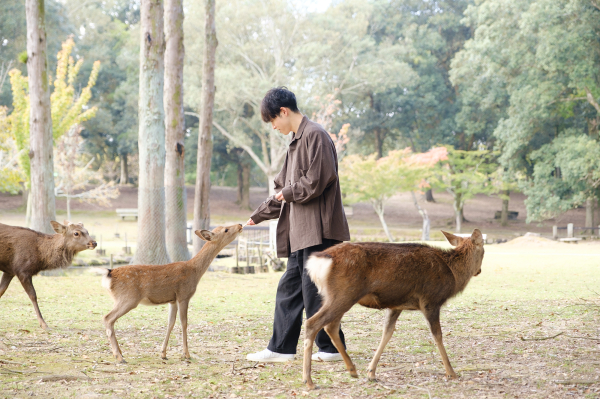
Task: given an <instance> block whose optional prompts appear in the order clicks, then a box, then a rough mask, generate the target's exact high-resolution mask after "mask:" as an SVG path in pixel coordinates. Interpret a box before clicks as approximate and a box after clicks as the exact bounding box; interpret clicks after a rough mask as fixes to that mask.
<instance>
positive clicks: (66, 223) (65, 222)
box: [63, 220, 71, 226]
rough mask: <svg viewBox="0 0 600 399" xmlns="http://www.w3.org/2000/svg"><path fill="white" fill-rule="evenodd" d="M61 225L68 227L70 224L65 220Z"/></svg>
mask: <svg viewBox="0 0 600 399" xmlns="http://www.w3.org/2000/svg"><path fill="white" fill-rule="evenodd" d="M63 224H64V225H65V226H69V225H70V224H71V222H69V221H68V220H65V221H64V222H63Z"/></svg>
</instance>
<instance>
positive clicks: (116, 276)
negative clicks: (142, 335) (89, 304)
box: [102, 224, 243, 363]
mask: <svg viewBox="0 0 600 399" xmlns="http://www.w3.org/2000/svg"><path fill="white" fill-rule="evenodd" d="M242 230H243V227H242V225H241V224H237V225H233V226H229V227H223V226H219V227H216V228H215V229H213V230H212V231H209V230H196V231H195V232H194V234H196V235H197V236H198V237H200V238H201V239H202V240H204V241H206V243H205V244H204V246H203V247H202V249H201V250H200V251H199V252H198V253H197V254H196V255H195V256H194V257H193V258H192V259H190V260H188V261H181V262H174V263H169V264H166V265H128V266H121V267H119V268H116V269H102V274H103V277H102V286H103V287H104V288H106V289H107V290H108V291H109V293H110V295H111V296H112V297H113V300H114V305H113V309H112V310H111V311H110V312H109V313H108V314H107V315H106V316H104V326H105V328H106V335H107V337H108V339H109V342H110V345H111V349H112V353H113V355H114V356H115V358H116V359H117V362H119V363H126V361H125V360H124V359H123V353H122V352H121V348H120V347H119V343H118V342H117V338H116V336H115V328H114V326H115V322H116V321H117V320H118V319H119V318H120V317H122V316H124V315H125V314H127V313H128V312H129V311H130V310H132V309H135V308H136V307H137V306H138V305H139V304H142V305H163V304H167V303H168V304H169V316H168V323H167V336H166V337H165V340H164V342H163V345H162V350H161V357H162V359H167V345H168V343H169V337H170V336H171V331H172V330H173V326H174V325H175V318H176V317H177V311H178V310H179V321H180V322H181V329H182V337H183V340H182V341H183V357H184V358H185V359H190V358H191V357H190V352H189V350H188V342H187V316H188V305H189V302H190V299H192V297H193V296H194V294H195V293H196V288H197V286H198V283H199V281H200V279H201V278H202V276H203V275H204V273H205V272H206V270H207V269H208V267H209V266H210V264H211V262H212V261H213V259H214V258H215V257H216V256H217V254H218V253H219V252H220V251H221V250H222V249H223V248H225V246H227V245H229V244H230V243H231V242H232V241H233V240H234V239H235V238H236V237H237V236H238V235H239V234H240V233H241V232H242Z"/></svg>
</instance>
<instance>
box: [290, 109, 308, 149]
mask: <svg viewBox="0 0 600 399" xmlns="http://www.w3.org/2000/svg"><path fill="white" fill-rule="evenodd" d="M307 124H308V118H307V117H306V115H304V116H303V117H302V122H300V126H298V131H297V132H296V133H294V137H293V138H292V142H294V140H300V138H301V137H302V133H304V128H305V127H306V125H307Z"/></svg>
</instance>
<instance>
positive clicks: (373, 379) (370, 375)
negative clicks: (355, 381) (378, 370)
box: [367, 373, 377, 382]
mask: <svg viewBox="0 0 600 399" xmlns="http://www.w3.org/2000/svg"><path fill="white" fill-rule="evenodd" d="M367 379H368V380H369V381H371V382H377V378H375V374H371V373H369V374H368V375H367Z"/></svg>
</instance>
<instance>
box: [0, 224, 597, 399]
mask: <svg viewBox="0 0 600 399" xmlns="http://www.w3.org/2000/svg"><path fill="white" fill-rule="evenodd" d="M84 223H85V221H84ZM125 223H127V222H125ZM599 257H600V245H594V244H580V245H578V246H567V245H562V246H557V247H556V248H546V247H545V248H537V247H509V246H505V245H492V246H487V247H486V255H485V258H484V264H483V267H482V270H483V272H482V274H481V275H480V276H477V277H475V278H473V279H472V280H471V282H470V284H469V286H468V287H467V289H466V290H465V292H464V293H463V294H462V295H460V296H458V297H457V298H454V299H453V300H451V301H450V302H449V303H448V305H447V306H446V307H445V308H444V309H443V310H442V328H443V331H444V339H445V345H446V349H447V351H448V354H449V357H450V361H451V362H452V364H453V366H454V368H455V370H456V371H457V373H458V374H459V378H458V379H456V380H446V379H445V377H444V375H443V370H444V369H443V366H442V364H441V359H440V356H439V354H438V352H437V350H436V348H435V347H434V345H433V343H432V340H431V338H430V335H429V332H428V329H427V325H426V323H425V321H424V319H423V317H422V316H421V314H420V313H416V312H404V313H403V314H402V315H401V316H400V319H399V321H398V324H397V328H396V333H395V334H394V337H393V338H392V340H391V341H390V343H389V344H388V346H387V348H386V351H385V352H384V354H383V356H382V359H381V362H380V364H379V369H378V378H379V381H378V382H377V383H371V382H367V381H366V379H365V376H366V372H365V369H366V366H367V365H368V362H369V361H370V359H371V356H372V355H373V352H374V350H375V348H376V347H377V344H378V342H379V339H380V336H381V331H380V329H381V323H382V320H383V312H381V311H373V310H369V309H364V308H361V307H359V306H356V307H354V308H353V309H352V310H351V311H350V312H349V313H348V314H347V315H346V316H345V318H344V320H343V329H344V332H345V334H346V337H347V345H348V349H349V354H350V356H351V357H352V359H353V360H354V362H355V363H356V365H357V367H358V370H359V375H360V378H359V379H358V380H357V379H352V378H350V376H349V374H348V373H347V372H346V371H345V367H344V366H343V364H341V363H335V364H327V363H313V370H314V371H313V379H314V380H315V383H316V384H317V385H318V386H319V389H317V390H315V391H311V392H308V391H306V390H305V388H304V386H303V384H302V383H301V371H302V370H301V367H302V366H301V359H302V355H301V354H300V353H299V355H298V356H297V358H296V360H295V361H294V362H291V363H287V364H275V365H273V364H255V363H251V362H247V361H246V360H245V355H246V354H247V353H249V352H254V351H258V350H262V349H264V347H265V346H266V344H267V341H268V339H269V337H270V333H271V327H272V317H273V316H272V315H273V310H274V298H275V290H276V287H277V282H278V280H279V278H280V276H281V274H279V273H272V272H271V273H266V274H256V275H230V274H226V273H220V272H216V273H207V274H206V275H205V277H204V278H203V279H202V280H201V282H200V284H199V287H198V291H197V293H196V295H195V297H194V298H193V300H192V302H191V305H190V314H189V321H190V323H191V324H190V326H189V344H190V352H191V354H192V357H193V359H192V361H191V362H185V361H182V360H180V357H181V346H180V332H181V330H180V328H179V326H178V325H177V326H176V327H175V329H174V331H173V334H172V336H171V341H170V346H169V350H168V357H169V360H166V361H164V360H161V359H160V356H159V351H160V346H161V343H162V340H163V338H164V333H165V329H166V328H165V327H166V318H167V310H166V306H157V307H147V306H139V307H138V308H137V309H134V310H133V311H131V312H130V313H128V314H127V315H125V316H124V317H122V318H121V319H120V320H119V321H118V322H117V325H116V334H117V338H118V340H119V343H120V344H121V348H122V351H123V354H124V356H125V359H126V360H127V361H128V362H129V363H128V364H126V365H119V364H115V362H114V359H113V358H112V355H111V353H110V346H109V344H108V341H107V338H106V336H105V333H104V328H103V325H102V316H103V315H104V314H106V313H107V312H108V311H109V310H110V309H111V305H112V301H111V299H110V298H109V296H108V294H107V293H106V292H105V291H104V290H103V289H102V288H101V286H100V277H99V276H97V275H95V274H92V273H65V274H63V275H60V276H55V277H49V276H48V277H46V276H38V277H36V278H35V279H34V284H35V287H36V290H37V293H38V297H39V302H40V308H41V310H42V313H43V315H44V317H45V319H46V322H47V323H48V325H49V326H50V327H51V331H50V332H44V331H42V330H41V329H40V328H39V326H38V324H37V321H36V318H35V315H34V313H33V308H32V306H31V303H30V301H29V299H28V297H27V296H26V295H25V293H24V291H23V289H22V288H21V286H20V285H19V284H18V282H16V281H13V283H12V285H11V286H10V287H9V289H8V291H7V292H6V293H5V295H4V296H3V297H2V299H0V304H1V305H2V308H3V309H4V311H3V312H1V313H0V397H6V398H19V397H29V396H41V397H52V398H68V397H78V396H82V397H94V398H96V397H139V398H150V397H156V398H170V397H186V398H188V397H211V396H212V397H215V398H217V397H219V398H222V397H227V398H232V397H282V398H284V397H294V396H306V397H316V396H318V397H323V398H333V397H340V398H341V397H391V398H406V397H411V398H428V397H431V398H434V397H438V398H443V397H448V398H450V397H452V398H454V397H467V398H471V397H494V398H496V397H510V398H513V397H533V398H537V397H539V398H546V397H553V398H554V397H569V398H570V397H573V396H575V397H590V398H597V397H598V395H599V394H600V380H598V377H599V375H600V361H598V359H599V358H600V357H599V354H600V330H599V328H598V326H599V323H598V322H599V321H600V314H599V312H598V309H599V307H598V306H599V305H600V304H599V301H598V294H597V293H595V292H594V290H596V291H597V288H596V287H598V286H600V271H599V270H598V260H599ZM559 332H562V334H561V335H559V336H557V337H556V338H553V339H545V340H529V339H539V338H546V337H550V336H553V335H555V334H557V333H559ZM522 338H523V339H525V340H522ZM300 348H301V345H300V346H299V350H300ZM315 350H316V348H315ZM577 381H580V382H581V381H583V383H579V384H575V383H574V382H577ZM85 395H87V396H85Z"/></svg>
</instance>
